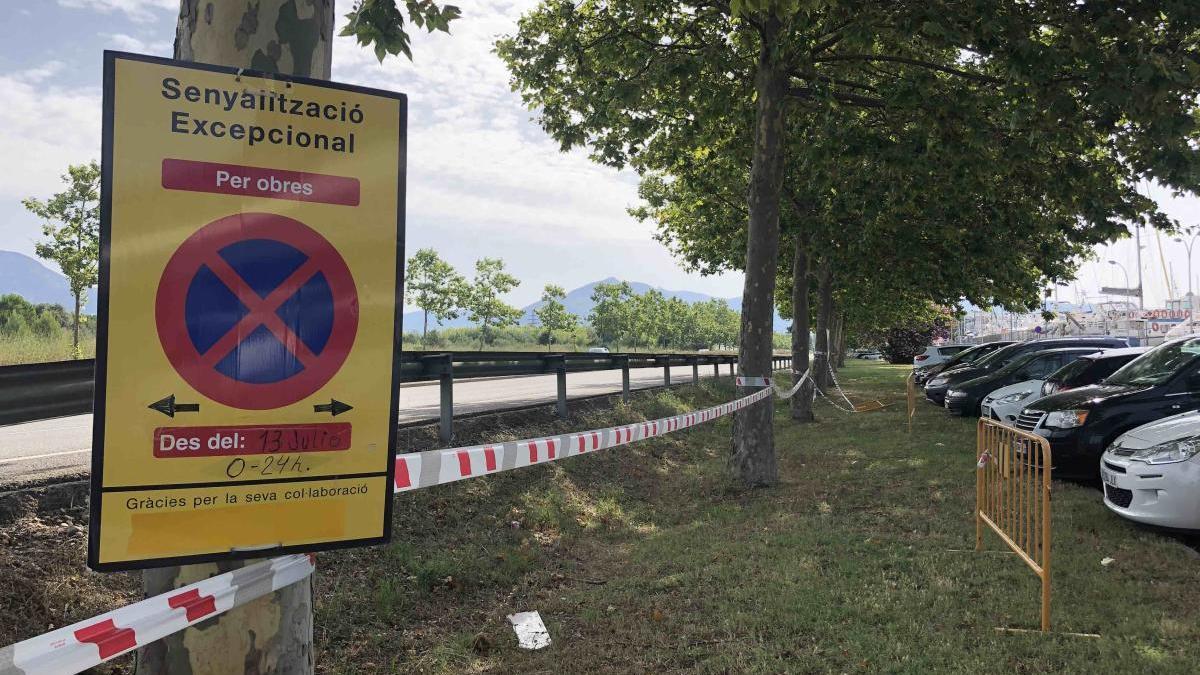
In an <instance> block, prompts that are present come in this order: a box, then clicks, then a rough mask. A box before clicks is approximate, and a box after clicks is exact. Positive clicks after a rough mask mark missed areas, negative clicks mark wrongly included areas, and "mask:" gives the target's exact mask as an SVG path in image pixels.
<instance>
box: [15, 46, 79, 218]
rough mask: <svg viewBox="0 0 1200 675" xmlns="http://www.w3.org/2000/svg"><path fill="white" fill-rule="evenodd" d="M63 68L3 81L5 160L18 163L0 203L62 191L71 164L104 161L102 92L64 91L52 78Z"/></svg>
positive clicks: (48, 68)
mask: <svg viewBox="0 0 1200 675" xmlns="http://www.w3.org/2000/svg"><path fill="white" fill-rule="evenodd" d="M60 68H61V64H46V65H44V66H41V67H38V68H33V69H29V70H24V71H18V72H15V73H12V74H9V75H3V76H0V91H3V92H4V93H5V104H4V105H3V106H0V129H4V133H3V134H0V157H7V158H10V160H12V161H18V160H17V159H16V158H19V162H20V170H17V171H6V172H5V176H4V180H3V181H0V199H2V200H4V201H10V200H20V199H21V198H24V197H28V196H31V195H45V194H49V193H50V192H53V191H55V190H56V189H57V188H58V183H59V176H60V175H61V174H62V173H63V172H64V170H65V169H66V167H67V165H68V164H79V163H81V162H86V161H88V160H91V159H96V160H99V159H100V86H99V83H97V85H96V86H95V87H92V88H83V89H80V88H76V87H63V86H59V85H56V84H54V82H53V75H54V74H55V73H56V72H58V70H59V69H60Z"/></svg>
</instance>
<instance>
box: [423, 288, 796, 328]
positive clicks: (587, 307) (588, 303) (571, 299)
mask: <svg viewBox="0 0 1200 675" xmlns="http://www.w3.org/2000/svg"><path fill="white" fill-rule="evenodd" d="M620 282H621V280H620V279H617V278H616V277H608V278H607V279H601V280H600V281H593V282H592V283H590V284H585V285H583V286H580V287H579V288H576V289H574V290H571V291H569V292H567V295H566V297H565V298H563V301H562V303H563V305H564V306H565V307H566V308H567V311H569V312H571V313H572V314H574V315H575V316H578V317H579V318H580V319H581V320H583V321H587V317H588V315H589V314H591V313H592V305H593V304H594V303H592V292H593V291H594V290H595V289H596V286H597V285H598V284H615V283H620ZM629 285H630V287H632V288H633V292H634V293H637V294H638V295H641V294H642V293H645V292H646V291H649V290H657V291H658V292H659V293H662V294H663V296H664V297H667V298H679V299H680V300H683V301H684V302H688V303H696V302H706V301H708V300H712V299H713V296H711V295H706V294H704V293H697V292H696V291H672V290H668V289H665V288H657V287H655V286H651V285H650V284H645V283H642V282H640V281H631V282H629ZM725 301H726V302H728V303H729V306H730V307H731V308H732V309H734V310H735V311H741V309H742V299H741V298H725ZM541 305H542V303H541V302H540V301H539V302H535V303H532V304H529V305H525V306H524V307H522V308H521V325H523V326H526V325H532V324H533V323H534V321H535V320H534V316H533V310H535V309H537V308H538V307H541ZM423 320H424V319H423V314H422V312H419V311H418V312H406V313H405V314H404V330H406V331H416V332H420V331H421V326H422V322H423ZM470 325H471V322H470V321H468V320H467V319H466V317H459V318H457V319H455V320H453V321H447V322H446V323H445V324H444V325H442V326H438V325H437V323H436V322H435V321H434V320H433V318H432V317H431V318H430V319H429V328H430V330H433V329H434V328H439V327H441V328H464V327H467V326H470ZM788 325H789V322H787V321H784V320H783V319H781V318H780V317H779V315H778V314H776V315H775V330H776V331H777V332H780V333H782V332H786V331H787V329H788Z"/></svg>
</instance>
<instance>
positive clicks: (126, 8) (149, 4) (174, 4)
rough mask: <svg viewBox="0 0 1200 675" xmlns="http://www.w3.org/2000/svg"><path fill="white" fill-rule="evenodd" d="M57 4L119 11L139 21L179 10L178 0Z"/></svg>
mask: <svg viewBox="0 0 1200 675" xmlns="http://www.w3.org/2000/svg"><path fill="white" fill-rule="evenodd" d="M58 4H59V5H61V6H63V7H68V8H70V9H90V10H92V11H96V12H103V13H105V14H112V13H114V12H120V13H122V14H124V15H125V16H127V17H128V18H129V19H130V20H131V21H137V22H139V23H143V22H149V21H154V20H156V19H158V18H159V15H158V14H157V13H158V12H162V11H168V12H178V11H179V0H58Z"/></svg>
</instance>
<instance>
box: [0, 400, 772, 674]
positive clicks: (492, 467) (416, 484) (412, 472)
mask: <svg viewBox="0 0 1200 675" xmlns="http://www.w3.org/2000/svg"><path fill="white" fill-rule="evenodd" d="M772 391H773V389H772V388H771V387H767V388H765V389H760V390H758V391H756V392H754V393H753V394H750V395H749V396H743V397H742V398H739V399H737V400H734V401H730V402H728V403H723V404H721V405H718V406H713V407H711V408H704V409H702V410H694V411H692V412H688V413H684V414H682V415H674V416H672V417H663V418H659V419H656V420H650V421H647V422H637V423H635V424H626V425H623V426H616V427H608V428H606V429H592V430H590V431H581V432H576V433H571V434H563V435H560V436H546V437H543V438H530V439H526V440H523V441H511V442H507V443H493V444H489V445H477V446H471V447H464V448H450V449H448V450H430V451H428V452H417V453H411V454H406V455H400V456H398V457H397V458H396V483H395V491H396V492H407V491H409V490H416V489H419V488H427V487H432V486H434V485H441V484H443V483H453V482H455V481H460V480H465V479H467V478H476V477H479V476H485V475H487V474H491V473H498V472H500V471H507V470H510V469H519V468H522V467H526V466H532V465H534V464H542V463H545V462H553V461H555V460H559V459H563V458H566V457H574V456H576V455H582V454H586V453H589V452H594V451H597V450H605V449H608V448H616V447H620V446H622V445H628V444H630V443H636V442H637V441H642V440H646V439H648V438H655V437H658V436H663V435H666V434H669V433H672V432H675V431H681V430H683V429H687V428H690V427H694V426H696V425H698V424H704V423H705V422H711V421H712V420H715V419H718V418H720V417H724V416H726V415H729V414H731V413H734V412H737V411H738V410H741V409H742V408H745V407H746V406H748V405H750V404H752V403H756V402H758V401H761V400H763V399H765V398H768V397H769V396H770V395H771V393H772ZM314 569H315V557H314V556H310V555H286V556H280V557H278V558H271V559H269V560H263V561H260V562H257V563H254V564H252V565H247V566H246V567H243V568H241V569H237V570H234V571H232V572H226V573H225V574H219V575H217V576H214V577H211V578H208V579H205V580H203V581H198V582H196V583H194V584H190V585H188V586H184V587H182V588H179V589H176V590H174V591H172V592H170V593H164V594H162V595H158V596H155V597H153V598H147V599H145V600H142V601H141V602H136V603H134V604H132V605H127V606H125V607H122V608H120V609H116V610H113V611H111V612H107V613H105V614H101V615H100V616H97V617H94V618H91V619H87V620H85V621H80V622H78V623H74V624H71V625H70V626H67V627H65V628H59V629H58V630H55V631H51V632H49V633H46V634H44V635H39V636H37V637H32V638H29V639H28V640H24V641H22V642H18V643H16V644H13V645H9V646H7V647H0V675H30V674H32V673H38V674H39V675H41V674H43V673H55V674H57V673H78V672H80V671H82V670H86V669H88V668H91V667H93V666H96V665H99V664H101V663H103V662H105V661H108V660H109V659H113V658H116V657H118V656H120V655H122V654H125V653H127V652H129V651H131V650H133V649H136V648H138V647H139V646H142V645H146V644H149V643H151V642H154V641H155V640H159V639H162V638H164V637H166V636H168V635H170V634H172V633H175V632H177V631H181V630H183V629H184V628H187V627H188V626H190V625H192V624H195V623H196V622H198V621H203V620H205V619H208V618H211V617H213V616H216V615H218V614H221V613H224V612H227V611H229V610H231V609H233V608H234V607H238V606H240V605H244V604H246V603H247V602H249V601H251V600H253V599H255V598H259V597H262V596H264V595H267V594H268V593H272V592H274V591H276V590H278V589H280V588H283V587H284V586H287V585H289V584H294V583H296V582H297V581H301V580H303V579H305V578H307V577H308V576H309V575H310V574H312V572H313V570H314Z"/></svg>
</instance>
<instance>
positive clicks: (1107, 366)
mask: <svg viewBox="0 0 1200 675" xmlns="http://www.w3.org/2000/svg"><path fill="white" fill-rule="evenodd" d="M1148 351H1150V348H1149V347H1126V348H1124V349H1105V350H1104V351H1102V352H1096V353H1095V354H1091V355H1089V356H1085V357H1083V358H1081V359H1079V360H1077V361H1075V362H1074V363H1071V364H1068V365H1066V366H1064V367H1063V368H1062V369H1061V370H1059V371H1058V372H1055V373H1052V374H1051V375H1050V377H1048V378H1046V381H1045V382H1044V383H1043V384H1042V391H1041V394H1042V396H1049V395H1050V394H1057V393H1058V392H1060V391H1067V390H1069V389H1077V388H1079V387H1086V386H1087V385H1089V384H1096V383H1098V382H1100V381H1101V380H1103V379H1104V378H1106V377H1108V376H1109V375H1112V374H1113V373H1115V372H1117V371H1118V370H1120V368H1121V367H1122V366H1124V365H1125V364H1126V363H1129V362H1130V361H1132V360H1134V359H1136V358H1137V357H1139V356H1141V355H1142V354H1145V353H1146V352H1148ZM1032 402H1033V401H1032V400H1031V401H1030V403H1032Z"/></svg>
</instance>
